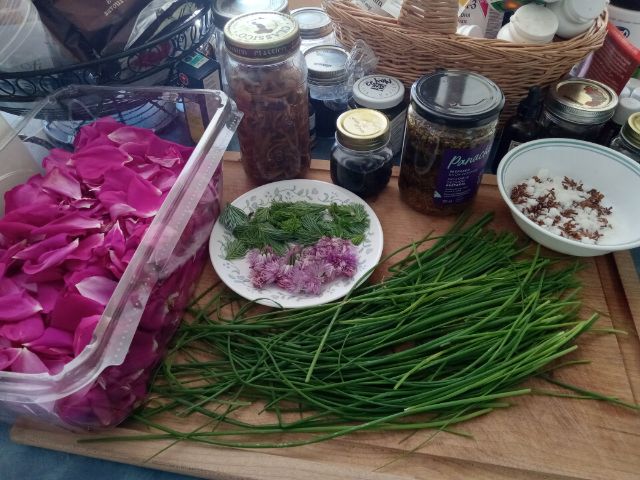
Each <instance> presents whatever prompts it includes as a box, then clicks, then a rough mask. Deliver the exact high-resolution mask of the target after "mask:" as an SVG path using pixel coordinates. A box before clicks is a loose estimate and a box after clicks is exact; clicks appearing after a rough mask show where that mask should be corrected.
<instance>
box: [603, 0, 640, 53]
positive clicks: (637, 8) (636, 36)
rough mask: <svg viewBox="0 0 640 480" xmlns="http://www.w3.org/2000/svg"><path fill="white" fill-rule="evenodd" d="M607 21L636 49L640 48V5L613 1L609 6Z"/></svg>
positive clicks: (631, 2)
mask: <svg viewBox="0 0 640 480" xmlns="http://www.w3.org/2000/svg"><path fill="white" fill-rule="evenodd" d="M609 21H610V22H611V23H613V24H614V25H615V26H616V27H618V30H620V31H621V32H622V33H623V34H624V36H625V37H627V38H628V39H629V41H630V42H631V43H633V44H634V45H635V46H636V47H638V48H640V3H639V2H637V1H635V0H633V1H628V2H621V1H620V0H615V1H612V2H611V5H609Z"/></svg>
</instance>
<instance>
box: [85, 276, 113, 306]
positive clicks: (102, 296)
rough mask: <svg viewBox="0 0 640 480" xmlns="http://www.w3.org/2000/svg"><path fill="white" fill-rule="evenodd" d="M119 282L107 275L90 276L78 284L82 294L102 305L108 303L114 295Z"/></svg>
mask: <svg viewBox="0 0 640 480" xmlns="http://www.w3.org/2000/svg"><path fill="white" fill-rule="evenodd" d="M116 285H118V282H116V281H114V280H111V279H110V278H105V277H88V278H85V279H84V280H81V281H80V282H78V283H77V284H76V288H77V289H78V292H80V295H82V296H83V297H86V298H89V299H91V300H93V301H95V302H98V303H99V304H100V305H106V304H107V303H108V302H109V299H110V298H111V295H113V291H114V290H115V288H116Z"/></svg>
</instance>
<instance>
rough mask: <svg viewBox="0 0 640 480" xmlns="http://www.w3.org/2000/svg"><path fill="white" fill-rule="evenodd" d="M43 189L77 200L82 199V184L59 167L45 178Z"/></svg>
mask: <svg viewBox="0 0 640 480" xmlns="http://www.w3.org/2000/svg"><path fill="white" fill-rule="evenodd" d="M42 188H44V189H46V190H49V191H51V192H55V193H58V194H60V195H62V196H63V197H68V198H73V199H75V200H78V199H79V198H81V197H82V191H81V190H80V182H78V180H77V179H76V178H74V177H72V176H71V175H69V174H68V173H66V172H64V171H62V170H60V169H59V168H57V167H54V168H53V169H51V170H50V171H49V173H47V175H46V176H45V177H44V181H43V182H42Z"/></svg>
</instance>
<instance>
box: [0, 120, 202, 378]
mask: <svg viewBox="0 0 640 480" xmlns="http://www.w3.org/2000/svg"><path fill="white" fill-rule="evenodd" d="M74 147H75V148H74V151H73V152H69V151H65V150H58V149H55V150H52V151H51V153H50V155H49V156H48V157H47V158H45V159H44V161H43V167H44V169H45V173H44V174H43V175H36V176H34V177H32V178H31V179H29V180H28V181H27V183H25V184H23V185H20V186H18V187H15V188H14V189H12V190H10V191H8V192H6V193H5V205H6V212H5V216H4V218H2V220H0V370H5V371H11V372H19V373H43V372H48V373H50V374H56V373H58V372H60V371H61V370H62V368H63V367H64V365H65V364H67V363H68V362H69V361H71V360H72V359H73V358H74V357H75V356H77V355H78V354H79V353H80V352H81V351H82V350H83V349H84V348H85V347H86V345H87V344H88V343H89V342H90V340H91V337H92V334H93V331H94V329H95V327H96V324H97V323H98V321H99V319H100V316H101V314H102V312H103V310H104V308H105V305H106V304H107V302H108V301H109V298H110V297H111V295H112V293H113V291H114V289H115V287H116V285H117V282H118V280H119V279H120V277H121V276H122V274H123V272H124V270H125V269H126V268H127V265H128V264H129V262H130V261H131V258H132V257H133V254H134V252H135V250H136V248H137V247H138V245H139V244H140V241H141V239H142V237H143V235H144V233H145V232H146V230H147V228H148V227H149V225H150V223H151V221H152V220H153V217H154V215H155V214H156V213H157V212H158V210H159V208H160V206H161V205H162V203H163V201H164V199H165V197H166V195H167V194H168V192H169V190H170V188H171V187H172V186H173V184H174V183H175V181H176V178H177V176H178V175H179V173H180V171H181V170H182V168H183V167H184V164H185V162H186V161H187V160H188V158H189V155H190V153H191V151H192V148H191V147H184V146H182V145H178V144H176V143H172V142H168V141H165V140H163V139H161V138H159V137H158V136H157V135H155V134H154V133H153V132H152V131H151V130H147V129H143V128H136V127H130V126H126V125H123V124H120V123H118V122H116V121H115V120H112V119H110V118H105V119H101V120H98V121H96V122H94V123H92V124H90V125H88V126H85V127H83V128H82V129H81V130H80V131H79V133H78V135H77V136H76V138H75V140H74ZM147 336H148V337H149V338H147V339H144V340H143V339H142V337H140V338H138V339H137V342H138V344H140V345H142V347H141V348H142V349H143V350H144V351H145V352H147V353H148V350H149V348H150V345H152V344H153V341H152V340H153V334H152V333H148V335H147Z"/></svg>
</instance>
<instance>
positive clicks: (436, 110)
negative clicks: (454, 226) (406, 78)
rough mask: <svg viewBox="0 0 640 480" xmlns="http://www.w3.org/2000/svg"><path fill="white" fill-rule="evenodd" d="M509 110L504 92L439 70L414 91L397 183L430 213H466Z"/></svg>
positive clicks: (404, 196) (479, 78)
mask: <svg viewBox="0 0 640 480" xmlns="http://www.w3.org/2000/svg"><path fill="white" fill-rule="evenodd" d="M503 106H504V95H503V93H502V91H501V90H500V88H499V87H498V86H497V85H496V84H495V83H493V82H492V81H491V80H489V79H488V78H485V77H483V76H481V75H478V74H475V73H470V72H465V71H462V70H438V71H436V72H435V73H432V74H429V75H425V76H424V77H422V78H420V79H419V80H417V81H416V82H415V83H414V84H413V86H412V87H411V104H410V105H409V111H408V112H407V127H406V131H405V137H404V149H403V152H402V163H401V166H400V178H399V180H398V185H399V187H400V195H401V197H402V199H403V200H404V202H405V203H407V204H408V205H409V206H411V207H412V208H413V209H415V210H417V211H419V212H422V213H427V214H435V215H448V214H454V213H458V212H460V211H462V210H464V209H465V208H466V207H467V206H468V205H469V204H470V203H471V202H472V200H473V198H474V197H475V195H476V193H477V191H478V187H479V186H480V181H481V179H482V174H483V172H484V167H485V164H486V162H487V160H488V158H489V155H490V153H491V147H492V144H493V139H494V136H495V133H496V126H497V124H498V116H499V115H500V112H501V111H502V108H503Z"/></svg>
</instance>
